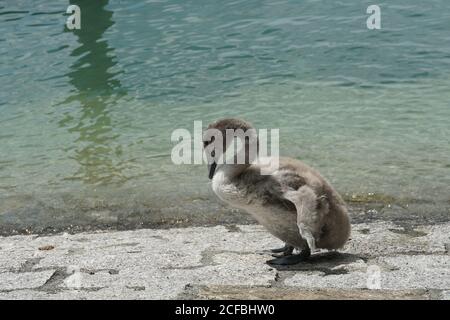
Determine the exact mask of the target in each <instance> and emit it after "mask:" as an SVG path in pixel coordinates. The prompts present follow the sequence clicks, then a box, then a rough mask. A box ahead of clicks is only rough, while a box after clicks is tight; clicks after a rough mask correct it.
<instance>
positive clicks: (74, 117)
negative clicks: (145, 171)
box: [60, 0, 126, 184]
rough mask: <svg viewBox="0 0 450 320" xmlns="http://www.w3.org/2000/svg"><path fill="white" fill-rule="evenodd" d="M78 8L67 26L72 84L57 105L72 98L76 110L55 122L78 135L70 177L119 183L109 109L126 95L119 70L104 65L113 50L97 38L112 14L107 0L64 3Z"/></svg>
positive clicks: (109, 23)
mask: <svg viewBox="0 0 450 320" xmlns="http://www.w3.org/2000/svg"><path fill="white" fill-rule="evenodd" d="M70 3H71V4H76V5H78V6H80V7H81V8H83V10H82V28H81V29H80V30H73V31H70V32H73V33H74V34H75V36H76V37H77V38H78V42H79V43H80V44H81V45H80V46H79V47H78V48H76V49H75V50H73V52H72V53H71V56H74V57H79V58H78V59H77V60H76V61H75V63H73V64H72V65H71V71H70V72H69V73H68V74H67V75H68V77H69V78H70V80H69V83H70V84H72V85H73V87H74V90H73V92H72V94H71V95H70V96H69V97H68V98H67V99H66V100H65V101H64V102H62V104H70V103H73V102H76V103H78V104H79V107H80V108H81V113H79V112H78V110H73V112H72V113H70V114H66V116H65V118H64V119H62V120H61V121H60V126H62V127H67V129H68V131H69V132H71V133H77V134H79V137H78V139H77V140H76V146H77V147H76V150H75V156H74V159H75V160H76V161H77V162H78V163H79V164H80V169H79V170H78V172H77V173H76V174H75V176H74V178H75V179H82V180H83V181H84V182H87V183H94V184H97V183H104V184H105V183H110V182H113V181H118V180H119V181H120V180H121V179H122V178H123V176H122V173H121V168H120V166H118V165H115V163H114V160H113V159H114V158H117V156H118V155H120V153H121V148H120V146H119V147H116V148H113V147H112V142H113V141H114V140H115V139H116V138H117V137H118V135H119V133H117V132H114V131H113V121H112V119H111V115H110V110H109V109H110V108H111V107H113V106H114V105H116V104H117V100H118V99H119V98H120V97H121V96H123V95H124V94H126V92H125V90H124V89H123V88H122V87H121V83H120V81H119V80H118V79H117V78H116V76H117V75H118V74H119V73H120V72H112V71H110V70H109V69H110V68H112V67H113V66H115V65H116V64H117V62H116V61H115V60H116V59H115V56H114V49H113V48H111V47H110V46H109V44H108V41H106V40H105V39H103V38H102V36H103V34H104V33H105V31H106V30H107V29H108V28H109V27H111V26H112V25H113V24H114V21H113V19H112V16H113V12H112V11H109V10H107V9H105V6H106V5H107V4H108V0H95V1H91V0H77V1H70Z"/></svg>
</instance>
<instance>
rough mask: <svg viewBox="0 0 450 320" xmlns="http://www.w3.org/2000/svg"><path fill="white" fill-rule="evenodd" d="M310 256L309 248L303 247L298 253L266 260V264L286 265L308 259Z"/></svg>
mask: <svg viewBox="0 0 450 320" xmlns="http://www.w3.org/2000/svg"><path fill="white" fill-rule="evenodd" d="M310 256H311V251H310V250H309V248H305V249H303V250H302V251H301V252H300V253H299V254H291V255H287V256H282V257H279V258H276V259H272V260H269V261H267V263H268V264H271V265H277V266H288V265H293V264H297V263H300V262H303V261H306V260H308V258H309V257H310Z"/></svg>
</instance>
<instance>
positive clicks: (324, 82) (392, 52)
mask: <svg viewBox="0 0 450 320" xmlns="http://www.w3.org/2000/svg"><path fill="white" fill-rule="evenodd" d="M70 3H73V4H78V5H79V6H80V8H81V11H82V19H81V27H82V29H81V30H76V31H69V30H67V29H66V28H65V20H66V18H67V15H66V14H65V11H66V8H67V6H68V5H69V2H67V1H56V0H52V1H44V0H38V1H31V0H29V1H9V0H8V1H0V30H1V32H0V88H1V89H0V115H1V117H0V219H1V223H2V225H3V226H6V225H17V226H22V227H23V226H26V225H35V224H45V225H52V224H53V223H55V224H61V225H63V224H65V223H66V224H67V223H69V222H70V223H71V224H72V223H77V222H79V221H83V220H86V219H87V220H89V221H99V222H101V223H116V222H121V221H128V220H127V219H129V218H130V217H135V220H136V221H141V220H142V221H145V220H146V219H148V217H150V216H152V215H159V216H160V217H164V216H165V215H167V216H177V215H179V216H183V215H184V214H186V213H191V214H193V212H195V211H197V212H200V213H199V214H201V215H207V214H214V210H216V209H217V202H216V200H214V198H213V196H212V195H211V193H210V192H209V191H208V180H207V172H206V168H204V167H203V166H198V165H197V166H195V165H191V166H175V165H173V164H172V163H171V159H170V152H171V148H172V147H173V144H172V143H171V141H170V135H171V133H172V131H173V130H174V129H176V128H186V129H188V130H190V131H192V130H193V122H194V120H202V121H203V124H204V125H206V124H207V123H208V122H209V121H211V120H215V119H217V118H220V117H224V116H235V117H242V118H245V119H247V120H249V121H251V122H253V123H254V124H255V125H256V126H257V127H259V128H280V136H281V137H280V139H281V150H280V152H281V154H282V155H286V156H292V157H296V158H299V159H302V160H303V161H305V162H306V163H308V164H310V165H312V166H314V167H316V168H318V169H319V170H320V171H321V172H322V173H323V174H324V175H325V176H326V177H327V178H328V179H329V180H330V181H331V182H332V183H333V184H334V185H335V186H336V187H337V189H338V190H339V191H341V192H342V193H345V194H348V195H350V196H349V197H350V198H351V195H353V196H354V197H355V195H356V196H358V195H367V194H369V195H371V194H375V195H380V196H379V197H380V198H383V199H384V198H389V199H396V200H392V201H391V202H395V201H399V202H401V203H402V204H403V207H402V208H403V209H405V208H408V209H405V210H410V211H414V212H415V213H419V214H420V213H422V211H423V212H425V211H426V213H427V214H431V215H433V214H442V213H444V214H446V215H447V216H448V213H449V212H450V211H449V207H450V193H449V191H450V188H449V185H450V143H449V141H450V139H449V137H450V125H449V120H450V90H449V87H450V72H449V71H450V2H449V1H447V0H434V1H427V2H426V5H424V4H423V2H422V1H418V0H414V1H411V0H410V1H406V0H404V1H384V2H379V3H378V4H379V5H380V7H381V17H382V29H381V30H368V29H367V28H366V19H367V16H368V15H367V14H366V13H365V12H366V8H367V7H368V6H369V5H370V4H373V3H372V2H371V1H361V2H360V3H355V2H354V1H333V2H331V1H329V2H327V3H325V2H321V1H312V0H311V1H294V0H293V1H277V0H263V1H261V0H258V1H256V0H239V1H218V0H196V1H186V0H183V1H181V0H177V1H169V0H167V1H162V0H161V1H152V0H150V1H139V2H137V1H132V0H129V1H126V0H110V1H106V0H103V1H101V0H96V1H92V0H90V1H89V0H86V1H70ZM405 203H407V204H411V206H407V207H405V205H404V204H405ZM412 204H424V206H421V207H420V208H419V206H416V207H414V206H412ZM414 208H416V209H414ZM194 216H195V214H194ZM87 220H86V221H87Z"/></svg>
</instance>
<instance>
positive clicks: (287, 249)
mask: <svg viewBox="0 0 450 320" xmlns="http://www.w3.org/2000/svg"><path fill="white" fill-rule="evenodd" d="M293 251H294V247H293V246H290V245H288V244H285V245H284V247H281V248H277V249H272V250H270V252H271V253H273V254H272V256H274V257H284V256H290V255H291V254H292V252H293Z"/></svg>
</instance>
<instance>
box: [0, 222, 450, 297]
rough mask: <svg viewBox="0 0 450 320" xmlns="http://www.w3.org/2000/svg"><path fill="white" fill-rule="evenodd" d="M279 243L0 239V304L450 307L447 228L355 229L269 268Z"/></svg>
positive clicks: (231, 233) (159, 232)
mask: <svg viewBox="0 0 450 320" xmlns="http://www.w3.org/2000/svg"><path fill="white" fill-rule="evenodd" d="M280 244H281V243H280V241H279V240H277V239H276V238H274V237H272V236H271V235H270V234H268V233H267V232H266V231H265V230H264V229H263V228H262V227H261V226H258V225H235V226H215V227H188V228H172V229H140V230H134V231H97V232H84V233H78V234H74V235H69V234H66V233H65V234H56V235H49V236H40V235H26V236H9V237H0V299H445V300H448V299H450V256H449V248H450V223H444V224H438V225H421V226H415V227H414V228H404V227H399V226H398V225H395V224H393V223H392V222H388V221H375V222H369V223H361V224H356V225H353V231H352V237H351V240H350V241H349V242H348V244H347V245H346V246H345V247H344V248H343V249H342V250H340V251H339V252H317V253H315V254H314V256H313V257H312V258H311V259H310V261H308V262H305V263H301V264H299V265H296V266H291V267H277V268H274V267H271V266H269V265H267V264H266V263H265V261H266V260H268V259H270V258H271V257H270V255H269V254H267V253H266V252H264V250H266V249H270V248H273V247H277V246H279V245H280Z"/></svg>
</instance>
